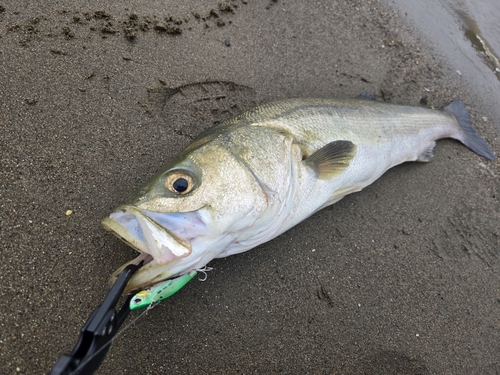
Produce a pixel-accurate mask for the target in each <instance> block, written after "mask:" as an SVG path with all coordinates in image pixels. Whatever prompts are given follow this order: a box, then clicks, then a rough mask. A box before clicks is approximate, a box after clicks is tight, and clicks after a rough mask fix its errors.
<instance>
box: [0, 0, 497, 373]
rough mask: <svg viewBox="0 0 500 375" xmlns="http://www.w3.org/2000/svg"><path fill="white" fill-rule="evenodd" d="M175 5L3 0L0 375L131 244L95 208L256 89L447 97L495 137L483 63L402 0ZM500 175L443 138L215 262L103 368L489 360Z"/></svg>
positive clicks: (45, 340) (481, 365)
mask: <svg viewBox="0 0 500 375" xmlns="http://www.w3.org/2000/svg"><path fill="white" fill-rule="evenodd" d="M180 3H181V2H174V1H166V2H163V3H162V4H161V6H160V4H158V3H156V2H152V1H148V0H146V1H140V2H139V1H132V2H129V4H128V7H126V6H124V5H111V4H105V3H102V2H99V1H90V2H88V1H79V0H74V1H61V2H57V3H56V4H52V3H50V4H49V3H40V4H37V5H32V6H31V7H24V6H23V5H22V4H20V3H18V2H14V1H6V2H3V3H2V6H0V61H1V64H0V127H1V132H0V157H1V168H0V185H1V187H0V219H1V228H0V236H1V242H0V243H1V247H2V249H1V252H0V260H1V262H2V266H1V272H0V285H1V288H0V373H1V374H40V373H47V372H49V371H50V368H51V366H52V365H53V364H54V363H55V361H56V360H57V359H58V357H59V355H60V354H62V353H69V352H70V351H71V350H72V349H73V347H74V345H75V343H76V340H77V338H78V335H79V330H80V328H81V326H82V324H83V323H84V322H85V320H86V319H87V317H88V316H89V314H90V313H91V312H92V310H93V309H94V308H95V307H96V306H97V305H98V304H99V302H100V301H101V300H102V298H103V297H104V296H105V294H106V293H107V280H108V277H109V276H110V274H111V273H112V272H113V271H114V270H115V269H116V268H118V267H119V266H120V265H121V264H122V263H124V262H126V261H128V260H130V259H132V258H133V257H134V256H135V254H134V251H133V250H132V249H130V248H128V247H127V246H126V245H125V244H122V243H121V242H120V241H119V240H117V239H116V238H114V237H113V236H112V235H110V234H107V233H106V232H105V231H104V230H103V229H102V227H101V225H100V219H101V218H103V217H104V216H106V215H107V214H108V213H109V212H110V210H111V209H113V208H114V207H115V206H117V205H118V204H120V203H121V202H122V201H123V200H124V198H125V197H126V196H127V195H128V194H129V193H130V192H131V191H132V190H134V189H135V188H137V187H138V186H139V185H141V183H143V182H144V181H145V180H146V179H147V178H148V177H150V176H151V175H152V174H153V173H154V172H155V171H156V170H158V169H159V168H160V167H161V166H162V165H163V164H165V162H166V161H167V160H169V159H170V158H172V157H173V156H174V155H175V154H176V153H177V152H178V151H180V150H181V149H182V148H183V147H184V146H186V145H187V144H189V143H190V141H191V140H192V138H193V137H194V136H195V135H196V134H198V133H199V132H200V131H201V130H203V129H205V128H207V127H209V126H212V125H213V124H216V123H218V122H220V121H222V120H224V119H226V118H228V117H231V116H233V115H235V114H237V113H239V112H242V111H244V110H246V109H249V108H250V107H252V106H254V105H256V104H259V103H264V102H267V101H270V100H274V99H279V98H291V97H339V98H345V97H355V96H357V95H359V93H360V92H361V91H369V92H371V93H373V94H375V95H376V96H378V97H379V99H380V100H385V101H388V102H392V103H402V104H410V105H426V106H431V107H435V108H440V107H443V106H445V105H447V104H448V103H449V102H451V101H452V100H453V99H454V98H455V97H460V98H461V99H462V100H463V101H464V102H465V103H466V105H467V107H468V108H469V109H470V111H471V115H472V117H473V121H474V125H475V127H476V128H477V129H478V131H479V132H480V133H481V134H482V135H483V137H484V138H485V140H486V141H487V142H488V143H489V144H490V145H491V147H492V149H493V151H494V152H495V153H496V154H497V155H499V154H500V140H499V136H500V110H499V108H498V97H499V96H498V93H499V83H498V80H496V78H495V76H494V75H493V74H492V75H491V78H490V79H489V77H488V74H487V73H486V72H483V71H479V70H478V69H476V68H474V67H473V66H474V64H472V65H471V64H470V63H469V62H470V61H472V60H470V59H473V57H470V58H469V57H468V58H466V59H463V58H461V57H460V56H458V57H457V55H453V53H454V51H455V50H456V49H454V48H453V47H450V48H448V49H447V48H445V47H442V46H447V45H448V44H447V43H446V42H445V41H444V42H443V39H440V38H439V37H436V35H434V37H435V38H434V39H433V35H431V34H432V33H430V32H427V34H426V32H420V31H419V30H418V25H419V24H420V23H419V20H422V19H421V18H420V19H419V15H418V12H414V11H413V10H411V9H410V10H407V11H406V10H405V5H404V4H403V5H398V4H396V5H395V6H401V8H394V9H392V8H388V7H386V6H385V5H383V4H380V3H379V2H378V1H368V2H367V1H356V0H355V1H323V2H318V3H315V4H313V5H305V4H303V2H301V1H298V0H290V1H285V0H278V1H270V0H265V1H264V0H263V1H231V2H225V3H220V2H217V1H201V0H199V1H195V0H192V1H189V2H185V3H184V2H182V4H183V5H179V4H180ZM395 10H398V11H399V13H396V11H395ZM405 13H406V14H405ZM420 17H422V15H420ZM443 22H444V21H443ZM422 25H424V23H423V22H422ZM455 26H456V25H455ZM455 26H454V25H453V24H450V28H451V29H452V28H453V27H455ZM425 27H426V26H424V28H425ZM440 43H441V44H440ZM466 60H467V61H466ZM468 61H469V62H468ZM458 65H460V67H457V66H458ZM457 70H459V71H460V74H458V73H457ZM498 176H500V164H499V162H498V161H495V162H488V161H486V160H484V159H482V158H480V157H479V156H477V155H475V154H473V153H472V152H470V151H469V150H468V149H466V148H465V147H464V146H462V145H461V144H459V143H458V142H455V141H450V140H443V141H440V142H438V145H437V147H436V149H435V158H434V160H433V161H432V162H431V163H407V164H404V165H401V166H398V167H396V168H394V169H392V170H390V171H389V172H388V173H386V174H385V175H384V176H383V177H382V178H381V179H379V180H378V181H377V182H376V183H374V184H373V185H372V186H370V187H368V188H366V189H365V190H363V191H362V192H360V193H357V194H353V195H350V196H348V197H346V198H344V199H343V200H342V201H340V202H339V203H337V204H335V205H333V206H332V207H330V208H327V209H325V210H323V211H321V212H319V213H318V214H316V215H314V216H313V217H311V218H309V219H308V220H306V221H304V222H303V223H301V224H300V225H298V226H296V227H295V228H293V229H291V230H290V231H288V232H287V233H285V234H283V235H281V236H280V237H278V238H277V239H275V240H273V241H271V242H269V243H267V244H264V245H261V246H259V247H258V248H256V249H253V250H251V251H249V252H247V253H244V254H240V255H235V256H232V257H229V258H226V259H220V260H216V261H213V262H211V263H210V266H212V267H213V268H214V270H213V271H212V272H210V273H209V274H208V279H207V281H205V282H200V281H197V280H194V281H192V282H191V283H189V284H188V285H187V286H186V287H185V288H184V289H183V290H181V291H180V292H179V293H178V294H177V295H175V296H174V297H172V298H170V299H169V300H166V301H164V302H162V303H161V304H159V305H158V306H156V307H155V308H154V309H152V310H150V311H149V312H148V313H147V315H144V316H142V317H141V318H140V319H139V320H137V321H136V322H135V324H133V325H132V326H131V327H130V328H128V329H127V331H126V332H125V333H124V334H123V335H122V336H120V337H119V339H118V340H117V341H116V342H115V343H114V344H113V345H112V347H111V350H110V353H109V355H108V357H107V359H106V360H105V362H104V363H103V366H102V367H101V369H100V370H99V374H162V373H169V374H185V373H218V374H234V373H243V374H247V373H294V374H472V373H477V374H497V373H499V372H500V354H499V353H500V340H499V332H500V276H499V275H500V272H499V271H500V262H499V256H500V230H499V225H498V223H499V218H500V204H499V194H500V183H499V179H498ZM67 210H72V211H73V214H72V215H70V216H67V215H66V212H67ZM139 314H140V313H131V315H130V318H129V321H132V319H133V318H135V317H137V316H138V315H139Z"/></svg>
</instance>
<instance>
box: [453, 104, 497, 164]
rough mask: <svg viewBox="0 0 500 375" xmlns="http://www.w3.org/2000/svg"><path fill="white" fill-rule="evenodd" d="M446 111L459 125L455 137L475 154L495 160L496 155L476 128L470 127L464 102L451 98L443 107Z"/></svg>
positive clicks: (470, 122)
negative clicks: (457, 135)
mask: <svg viewBox="0 0 500 375" xmlns="http://www.w3.org/2000/svg"><path fill="white" fill-rule="evenodd" d="M443 109H444V110H445V111H446V112H448V113H451V114H452V115H453V116H455V118H456V119H457V121H458V125H459V126H460V130H461V131H460V136H459V137H457V139H458V140H459V141H460V142H462V143H463V144H464V145H466V146H467V147H468V148H470V149H471V150H472V151H474V152H475V153H476V154H478V155H481V156H482V157H485V158H486V159H488V160H495V159H496V157H495V155H494V154H493V152H492V151H491V149H490V147H489V146H488V145H487V144H486V142H485V141H484V140H483V139H482V138H481V136H480V135H479V133H478V132H477V130H476V129H474V128H473V127H472V120H471V118H470V115H469V111H468V110H467V108H466V107H465V104H464V103H463V102H462V101H461V100H460V99H455V100H453V101H452V102H451V103H450V104H448V105H447V106H446V107H444V108H443Z"/></svg>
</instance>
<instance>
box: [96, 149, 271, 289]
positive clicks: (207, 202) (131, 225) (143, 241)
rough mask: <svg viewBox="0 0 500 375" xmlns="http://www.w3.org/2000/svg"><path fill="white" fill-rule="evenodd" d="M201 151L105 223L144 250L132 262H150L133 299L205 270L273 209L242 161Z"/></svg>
mask: <svg viewBox="0 0 500 375" xmlns="http://www.w3.org/2000/svg"><path fill="white" fill-rule="evenodd" d="M197 146H199V145H197V144H196V142H195V144H194V145H191V146H190V147H188V148H187V149H186V150H184V152H182V153H181V154H180V155H179V156H178V157H177V158H176V159H175V160H174V161H173V162H171V163H170V164H169V165H167V166H166V167H165V168H163V169H162V170H161V171H160V172H159V173H158V174H157V175H156V176H154V177H153V178H152V179H151V180H150V181H149V182H148V183H146V184H145V185H144V186H143V187H141V188H140V189H138V190H137V191H136V192H135V193H133V194H132V195H131V196H130V197H129V198H128V199H127V200H126V201H125V203H124V204H123V205H121V206H120V207H118V208H117V209H116V210H115V211H113V212H112V213H111V214H110V215H109V216H108V217H106V218H105V219H104V220H103V221H102V224H103V226H104V228H105V229H107V230H108V231H110V232H112V233H113V234H115V235H116V236H117V237H119V238H120V239H121V240H123V241H124V242H126V243H127V244H128V245H130V246H131V247H133V248H134V249H136V250H138V251H139V252H141V255H140V256H139V257H138V258H137V259H136V260H134V261H132V262H129V263H127V264H130V263H139V262H140V261H141V260H144V262H145V264H144V265H143V266H142V267H141V268H139V270H138V271H137V272H136V273H135V274H134V276H133V277H132V279H131V280H130V282H129V284H128V286H127V288H126V290H125V293H127V292H130V291H134V290H138V289H141V288H145V287H147V286H150V285H152V284H155V283H157V282H160V281H162V280H166V279H169V278H173V277H176V276H180V275H183V274H185V273H187V272H190V271H192V270H195V269H200V268H202V267H204V266H205V265H206V264H207V263H208V262H209V261H210V260H212V259H213V258H215V257H217V256H218V255H220V253H221V252H222V251H223V250H224V249H226V248H227V246H228V245H229V244H231V243H232V242H234V241H238V237H239V236H241V235H242V233H244V232H245V229H246V228H249V227H251V226H252V225H253V223H254V222H255V220H256V219H257V218H258V217H259V216H260V214H261V213H262V211H264V210H265V209H266V206H267V198H266V195H265V193H264V192H263V191H262V188H261V187H260V186H259V183H258V181H256V179H255V178H254V176H253V175H252V173H251V171H249V169H248V168H246V166H245V163H244V162H242V160H241V159H240V158H239V157H238V155H235V154H234V153H233V152H231V151H230V150H228V149H227V148H226V147H222V145H219V144H217V143H214V142H208V144H202V145H201V146H199V147H197ZM127 264H125V265H123V266H122V267H121V268H120V269H118V270H117V271H116V272H115V273H114V275H113V278H116V277H117V275H118V274H119V273H120V272H121V270H122V269H123V268H124V267H125V266H126V265H127Z"/></svg>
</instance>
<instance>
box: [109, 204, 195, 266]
mask: <svg viewBox="0 0 500 375" xmlns="http://www.w3.org/2000/svg"><path fill="white" fill-rule="evenodd" d="M101 223H102V225H103V227H104V228H105V229H106V230H108V231H110V232H111V233H113V234H114V235H116V236H117V237H118V238H120V239H121V240H122V241H124V242H125V243H127V244H128V245H129V246H131V247H133V248H134V249H136V250H138V251H139V252H142V253H147V254H150V255H151V256H152V257H153V259H154V260H155V261H156V263H158V264H159V265H162V264H166V263H168V262H170V261H172V260H175V259H177V258H184V257H187V256H189V255H190V254H191V252H192V247H191V243H190V241H189V240H184V239H182V238H180V237H179V236H176V235H175V234H174V233H172V232H171V231H170V230H168V229H167V228H165V227H164V226H162V225H160V224H159V223H158V222H157V221H155V220H153V219H152V218H151V217H149V216H148V215H147V213H145V212H143V211H142V210H140V209H138V208H136V207H133V206H121V207H119V208H118V209H117V210H115V211H114V212H113V213H111V214H110V215H109V216H108V217H106V218H105V219H103V220H102V222H101Z"/></svg>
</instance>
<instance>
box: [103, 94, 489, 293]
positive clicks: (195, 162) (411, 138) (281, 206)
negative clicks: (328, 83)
mask: <svg viewBox="0 0 500 375" xmlns="http://www.w3.org/2000/svg"><path fill="white" fill-rule="evenodd" d="M441 138H454V139H457V140H459V141H460V142H462V143H463V144H464V145H466V146H467V147H468V148H470V149H471V150H472V151H474V152H476V153H477V154H479V155H481V156H483V157H485V158H486V159H490V160H493V159H495V156H494V154H493V152H492V151H491V150H490V148H489V147H488V145H487V144H486V143H485V142H484V140H483V139H482V138H481V136H480V135H479V134H478V133H477V131H476V130H475V129H474V128H473V127H472V126H471V119H470V116H469V113H468V111H467V109H466V108H465V105H464V104H463V103H462V102H461V101H460V100H458V99H457V100H454V101H453V102H452V103H451V104H450V105H448V106H447V107H445V108H444V109H443V110H441V111H438V110H432V109H426V108H421V107H410V106H400V105H393V104H386V103H379V102H376V101H373V100H327V99H291V100H283V101H277V102H274V103H269V104H264V105H261V106H258V107H256V108H255V109H253V110H250V111H248V112H245V113H243V114H241V115H239V116H237V117H235V118H233V119H231V120H228V121H225V122H223V123H221V124H220V125H217V126H215V127H213V128H211V129H208V130H207V131H205V132H203V133H202V134H200V135H199V136H198V137H197V138H196V139H195V140H194V141H193V143H192V144H190V145H189V146H188V147H186V148H185V149H184V150H183V151H182V152H181V153H180V154H179V155H178V156H177V157H176V158H175V159H174V160H172V161H171V162H170V163H169V164H167V166H165V167H164V168H163V169H161V170H160V171H159V173H158V174H156V176H154V177H153V178H152V179H151V180H150V181H149V182H148V183H147V184H146V185H144V186H143V187H142V188H140V189H139V190H138V191H136V192H135V193H133V194H132V195H131V196H130V197H129V198H128V199H127V200H126V202H125V203H124V204H123V205H122V206H120V207H118V208H117V209H116V210H115V211H114V212H113V213H111V214H110V215H109V217H107V218H105V219H104V220H103V221H102V224H103V226H104V227H105V228H106V229H107V230H109V231H111V232H112V233H113V234H115V235H116V236H118V237H119V238H120V239H122V240H123V241H125V242H126V243H127V244H129V245H130V246H132V247H133V248H134V249H136V250H138V251H139V252H141V255H140V256H139V257H138V258H137V259H136V260H134V261H132V262H130V263H138V262H139V261H141V260H143V261H144V262H145V264H144V265H143V266H142V267H141V268H140V269H139V270H138V271H137V272H136V273H135V274H134V276H133V278H132V279H131V280H130V282H129V284H128V286H127V289H126V291H125V292H130V291H133V290H138V289H141V288H145V287H147V286H150V285H152V284H155V283H157V282H160V281H162V280H165V279H169V278H173V277H177V276H180V275H183V274H186V273H188V272H190V271H192V270H197V269H202V268H203V267H205V266H206V264H207V263H208V262H210V261H211V260H212V259H214V258H221V257H226V256H228V255H232V254H237V253H241V252H243V251H247V250H250V249H251V248H253V247H256V246H257V245H260V244H262V243H264V242H266V241H269V240H271V239H273V238H274V237H276V236H278V235H280V234H281V233H283V232H285V231H286V230H288V229H290V228H291V227H293V226H294V225H296V224H298V223H300V222H301V221H302V220H304V219H306V218H307V217H309V216H311V215H312V214H314V213H315V212H317V211H318V210H321V209H322V208H324V207H326V206H329V205H331V204H333V203H335V202H337V201H339V200H340V199H342V198H343V197H344V196H346V195H347V194H350V193H354V192H357V191H360V190H361V189H363V188H364V187H365V186H368V185H370V184H371V183H372V182H374V181H375V180H376V179H378V178H379V177H380V176H381V175H382V174H383V173H384V172H385V171H387V170H388V169H389V168H391V167H393V166H395V165H398V164H401V163H403V162H405V161H425V162H426V161H429V160H430V159H431V158H432V157H433V155H432V151H433V149H434V146H435V144H436V140H438V139H441ZM124 266H125V265H124ZM124 266H122V268H123V267H124ZM122 268H120V269H119V270H117V271H116V273H115V276H116V275H117V274H118V273H119V272H120V271H121V269H122Z"/></svg>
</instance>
